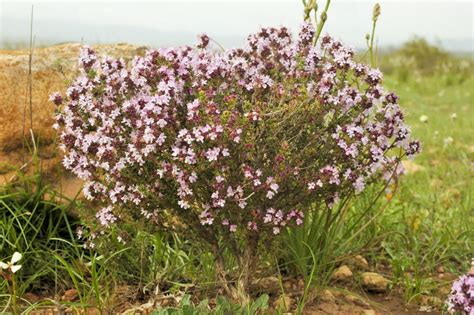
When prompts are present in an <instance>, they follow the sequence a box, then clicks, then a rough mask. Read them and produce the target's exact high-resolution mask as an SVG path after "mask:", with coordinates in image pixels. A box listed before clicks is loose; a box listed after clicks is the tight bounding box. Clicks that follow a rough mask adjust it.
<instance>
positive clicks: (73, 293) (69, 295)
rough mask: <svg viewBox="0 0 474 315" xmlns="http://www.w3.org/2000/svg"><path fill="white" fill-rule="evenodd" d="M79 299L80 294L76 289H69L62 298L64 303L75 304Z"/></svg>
mask: <svg viewBox="0 0 474 315" xmlns="http://www.w3.org/2000/svg"><path fill="white" fill-rule="evenodd" d="M78 297H79V292H77V290H76V289H69V290H66V292H64V294H63V296H62V297H61V300H62V301H67V302H74V301H75V300H77V298H78Z"/></svg>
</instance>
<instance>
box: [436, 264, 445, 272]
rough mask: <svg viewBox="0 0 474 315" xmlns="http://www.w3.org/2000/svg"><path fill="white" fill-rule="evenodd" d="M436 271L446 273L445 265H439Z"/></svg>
mask: <svg viewBox="0 0 474 315" xmlns="http://www.w3.org/2000/svg"><path fill="white" fill-rule="evenodd" d="M436 271H437V272H438V273H444V267H443V266H438V268H436Z"/></svg>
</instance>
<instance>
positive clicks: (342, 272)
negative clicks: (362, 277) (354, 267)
mask: <svg viewBox="0 0 474 315" xmlns="http://www.w3.org/2000/svg"><path fill="white" fill-rule="evenodd" d="M352 276H353V274H352V271H351V270H350V269H349V267H347V266H346V265H342V266H341V267H339V268H337V269H336V270H335V271H334V272H333V273H332V275H331V279H332V280H334V281H340V282H344V281H348V280H350V279H351V278H352Z"/></svg>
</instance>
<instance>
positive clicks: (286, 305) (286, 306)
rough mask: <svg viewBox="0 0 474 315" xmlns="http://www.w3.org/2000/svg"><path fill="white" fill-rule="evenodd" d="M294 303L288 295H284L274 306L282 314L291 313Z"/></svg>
mask: <svg viewBox="0 0 474 315" xmlns="http://www.w3.org/2000/svg"><path fill="white" fill-rule="evenodd" d="M292 302H293V300H292V299H291V298H290V297H289V296H288V295H286V294H283V295H281V296H280V297H279V298H278V299H277V300H276V301H275V302H274V303H273V306H274V307H275V309H277V310H279V311H280V312H289V311H290V309H291V304H292Z"/></svg>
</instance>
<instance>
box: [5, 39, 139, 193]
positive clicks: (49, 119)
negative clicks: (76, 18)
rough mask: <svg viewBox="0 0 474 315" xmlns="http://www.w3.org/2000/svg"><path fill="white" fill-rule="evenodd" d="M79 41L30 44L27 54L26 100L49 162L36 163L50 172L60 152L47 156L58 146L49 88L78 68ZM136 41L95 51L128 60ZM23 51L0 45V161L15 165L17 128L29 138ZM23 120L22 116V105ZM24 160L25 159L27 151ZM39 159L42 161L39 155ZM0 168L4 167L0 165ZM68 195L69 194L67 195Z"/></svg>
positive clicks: (61, 84) (57, 87)
mask: <svg viewBox="0 0 474 315" xmlns="http://www.w3.org/2000/svg"><path fill="white" fill-rule="evenodd" d="M80 47H81V44H80V43H68V44H62V45H54V46H50V47H46V48H35V49H34V52H33V59H32V65H31V66H32V69H31V70H32V73H31V79H32V83H33V84H32V93H31V95H32V99H31V108H32V116H33V131H34V135H35V137H38V138H39V139H40V140H39V141H38V142H37V144H39V148H38V154H39V156H40V157H41V158H42V159H47V160H48V163H47V164H50V165H42V173H43V174H48V175H50V174H51V173H54V172H56V171H57V167H58V166H59V165H61V156H60V155H61V154H58V158H52V157H54V156H55V155H56V154H57V153H59V150H57V146H56V143H55V139H56V134H57V133H56V131H55V130H54V129H53V128H52V127H51V126H52V124H53V123H54V113H55V110H56V106H55V105H54V104H53V103H52V102H50V101H49V95H50V94H51V93H52V92H54V91H61V92H64V91H65V89H66V87H67V82H68V81H69V80H70V79H72V78H74V76H75V75H77V73H78V63H77V58H78V56H79V49H80ZM138 48H139V47H137V46H132V45H126V44H125V45H124V44H116V45H95V46H94V49H95V50H96V51H97V53H98V55H99V56H103V55H111V56H115V57H123V58H124V59H126V60H130V59H131V58H132V57H133V56H134V55H137V54H139V51H138ZM28 53H29V50H28V49H23V50H0V91H1V93H0V163H2V164H3V163H8V164H9V165H14V166H21V165H23V162H22V161H23V159H22V155H23V154H22V144H23V135H24V132H23V127H25V135H26V138H27V139H28V140H30V139H31V138H30V134H29V127H30V121H29V120H30V119H29V118H30V117H29V109H30V98H29V96H28V95H27V93H25V91H26V90H27V87H28V79H29V75H28V73H29V69H28V67H29V66H28V65H29V62H28V60H29V56H28ZM25 108H26V119H25V120H24V119H23V117H24V115H23V114H24V109H25ZM26 157H27V160H28V159H29V158H30V157H29V156H28V153H27V156H26ZM43 161H44V160H43ZM0 171H4V170H1V169H0ZM68 197H74V196H68Z"/></svg>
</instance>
